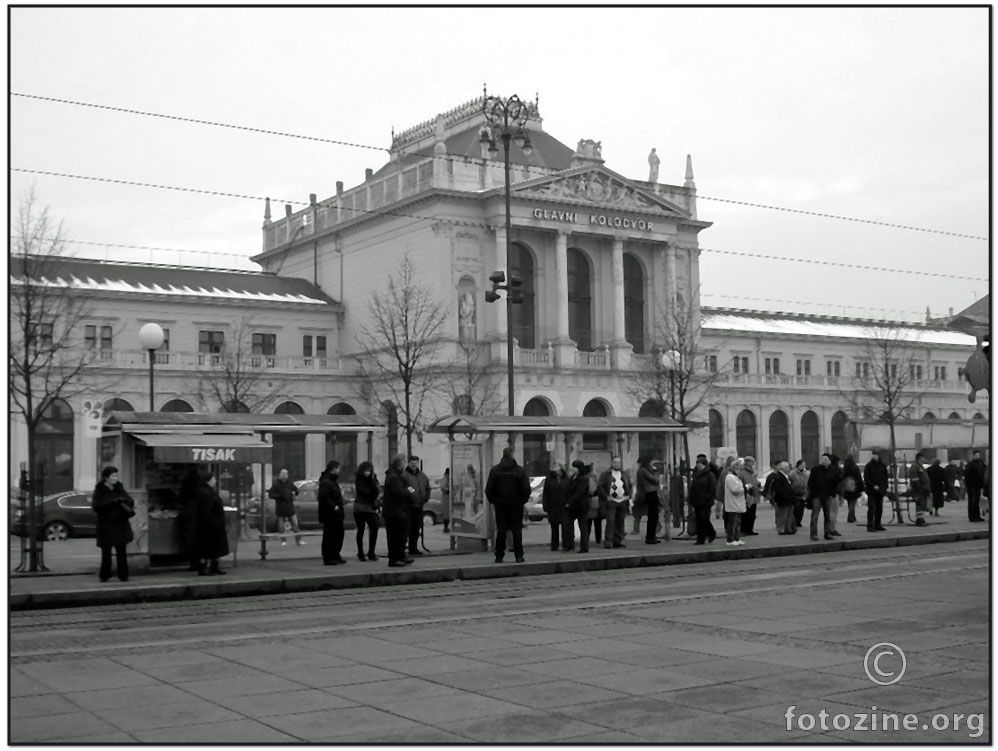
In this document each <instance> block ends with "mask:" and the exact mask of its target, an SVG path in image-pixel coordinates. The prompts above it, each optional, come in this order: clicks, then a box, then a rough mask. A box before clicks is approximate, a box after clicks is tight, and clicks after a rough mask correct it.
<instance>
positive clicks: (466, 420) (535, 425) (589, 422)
mask: <svg viewBox="0 0 998 751" xmlns="http://www.w3.org/2000/svg"><path fill="white" fill-rule="evenodd" d="M686 430H687V427H686V426H685V425H683V423H681V422H679V421H678V420H673V419H671V418H669V417H529V416H525V415H512V416H493V415H488V416H481V415H451V416H450V417H441V418H439V419H437V420H434V422H433V423H432V424H431V425H430V426H429V427H428V428H427V429H426V432H428V433H469V434H474V433H662V432H666V433H684V432H686Z"/></svg>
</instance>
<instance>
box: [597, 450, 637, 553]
mask: <svg viewBox="0 0 998 751" xmlns="http://www.w3.org/2000/svg"><path fill="white" fill-rule="evenodd" d="M596 491H597V493H598V494H599V499H600V503H602V504H603V505H604V507H605V508H606V530H605V531H604V533H603V547H604V548H609V547H614V548H623V547H626V545H624V522H625V521H626V520H627V511H628V508H629V506H630V501H631V493H632V489H631V480H630V478H629V477H628V476H627V473H626V472H624V470H623V469H622V462H621V460H620V457H619V456H612V457H610V468H609V469H607V470H604V471H603V473H602V474H601V475H600V476H599V481H598V482H597V483H596ZM597 542H599V541H598V540H597Z"/></svg>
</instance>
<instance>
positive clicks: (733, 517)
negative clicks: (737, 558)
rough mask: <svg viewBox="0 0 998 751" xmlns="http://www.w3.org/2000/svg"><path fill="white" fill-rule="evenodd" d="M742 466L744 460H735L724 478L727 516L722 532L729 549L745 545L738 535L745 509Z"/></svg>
mask: <svg viewBox="0 0 998 751" xmlns="http://www.w3.org/2000/svg"><path fill="white" fill-rule="evenodd" d="M744 466H745V460H744V459H741V458H738V459H736V460H735V461H734V463H733V464H732V465H731V471H730V472H728V474H727V475H726V476H725V478H724V512H725V514H727V516H726V517H725V520H724V530H725V532H727V535H728V541H727V542H726V543H725V544H726V545H729V546H731V547H735V546H737V545H744V544H745V543H744V542H742V540H741V535H740V533H741V523H742V514H744V513H745V509H746V506H745V485H744V484H743V483H742V478H741V470H742V468H743V467H744Z"/></svg>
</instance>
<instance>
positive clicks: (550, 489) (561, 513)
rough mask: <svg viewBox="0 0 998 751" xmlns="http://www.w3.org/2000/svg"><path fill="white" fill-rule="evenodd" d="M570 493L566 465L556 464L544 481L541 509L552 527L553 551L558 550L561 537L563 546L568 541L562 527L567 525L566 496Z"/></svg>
mask: <svg viewBox="0 0 998 751" xmlns="http://www.w3.org/2000/svg"><path fill="white" fill-rule="evenodd" d="M567 492H568V475H567V474H566V473H565V465H564V464H562V463H561V462H555V463H554V464H553V465H552V467H551V471H550V472H549V473H548V476H547V477H546V478H545V479H544V490H543V492H542V494H541V507H542V508H543V509H544V513H545V514H546V515H547V520H548V524H549V525H550V526H551V550H557V549H558V545H559V537H560V538H561V544H562V545H564V544H565V543H567V541H568V537H567V536H563V535H561V534H560V533H561V531H562V527H563V526H564V523H565V515H566V514H565V494H566V493H567Z"/></svg>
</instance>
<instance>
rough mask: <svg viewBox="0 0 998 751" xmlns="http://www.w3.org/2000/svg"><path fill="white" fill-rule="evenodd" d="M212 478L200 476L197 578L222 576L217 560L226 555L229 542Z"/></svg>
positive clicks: (196, 545)
mask: <svg viewBox="0 0 998 751" xmlns="http://www.w3.org/2000/svg"><path fill="white" fill-rule="evenodd" d="M217 482H218V481H217V479H216V478H215V475H213V474H212V473H211V472H208V471H204V472H202V473H201V476H200V483H199V485H198V488H197V491H195V495H196V496H197V521H196V524H197V532H196V534H195V540H196V543H195V547H196V550H197V554H198V561H199V566H198V575H199V576H208V575H219V574H224V573H225V572H224V571H222V569H221V568H220V567H219V565H218V559H219V558H223V557H224V556H227V555H228V554H229V538H228V537H227V536H226V534H225V506H224V505H223V504H222V499H221V497H219V495H218V493H217V492H216V491H215V485H216V483H217Z"/></svg>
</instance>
